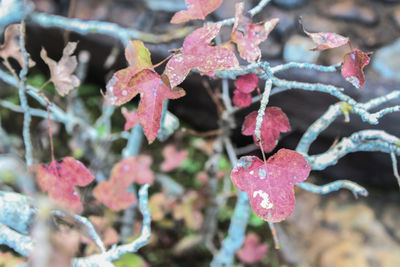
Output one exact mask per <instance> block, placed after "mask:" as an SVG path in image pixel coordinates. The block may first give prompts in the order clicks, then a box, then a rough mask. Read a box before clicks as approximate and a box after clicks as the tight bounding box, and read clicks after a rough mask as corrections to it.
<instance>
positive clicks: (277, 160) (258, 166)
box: [231, 149, 310, 222]
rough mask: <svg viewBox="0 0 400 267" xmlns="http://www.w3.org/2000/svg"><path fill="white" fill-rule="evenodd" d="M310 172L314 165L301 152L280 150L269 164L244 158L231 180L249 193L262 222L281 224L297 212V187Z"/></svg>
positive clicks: (269, 160) (253, 157) (256, 159)
mask: <svg viewBox="0 0 400 267" xmlns="http://www.w3.org/2000/svg"><path fill="white" fill-rule="evenodd" d="M309 173H310V166H309V165H308V164H307V161H306V160H305V158H304V157H303V156H302V155H301V154H300V153H297V152H296V151H292V150H289V149H280V150H279V151H278V152H277V153H276V154H274V155H273V156H271V157H270V158H269V159H268V160H267V162H266V163H264V162H263V161H262V160H260V159H259V158H257V157H255V156H245V157H241V158H240V160H239V161H238V162H237V164H236V166H235V168H234V169H233V170H232V173H231V180H232V183H233V185H234V186H235V187H236V188H237V189H238V190H241V191H245V192H246V193H247V195H248V196H249V199H250V205H251V207H252V209H253V211H254V212H255V213H256V214H257V215H258V216H259V217H260V218H261V219H263V220H266V221H269V222H279V221H282V220H284V219H285V218H286V217H287V216H289V215H290V214H291V213H292V211H293V209H294V205H295V202H296V201H295V197H294V189H293V186H294V185H295V184H296V183H300V182H303V181H304V180H305V179H306V178H307V177H308V175H309Z"/></svg>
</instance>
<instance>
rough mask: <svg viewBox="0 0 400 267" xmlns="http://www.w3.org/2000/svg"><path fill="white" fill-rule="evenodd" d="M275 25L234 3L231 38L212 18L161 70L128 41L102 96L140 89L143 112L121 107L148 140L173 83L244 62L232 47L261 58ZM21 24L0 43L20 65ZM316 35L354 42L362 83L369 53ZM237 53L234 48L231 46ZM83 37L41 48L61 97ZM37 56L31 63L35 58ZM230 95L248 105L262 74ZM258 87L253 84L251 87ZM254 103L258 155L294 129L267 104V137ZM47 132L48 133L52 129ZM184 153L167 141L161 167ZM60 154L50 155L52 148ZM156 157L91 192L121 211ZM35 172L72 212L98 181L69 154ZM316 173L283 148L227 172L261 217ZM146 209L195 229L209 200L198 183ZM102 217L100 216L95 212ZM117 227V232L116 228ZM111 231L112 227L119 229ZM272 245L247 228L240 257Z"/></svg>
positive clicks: (129, 163) (112, 99)
mask: <svg viewBox="0 0 400 267" xmlns="http://www.w3.org/2000/svg"><path fill="white" fill-rule="evenodd" d="M222 1H223V0H186V2H187V4H188V9H187V10H183V11H179V12H177V13H176V14H175V15H174V16H173V18H172V19H171V23H183V22H187V21H190V20H194V19H205V17H206V16H207V15H208V14H210V13H211V12H213V11H215V10H216V9H217V8H218V7H219V6H220V5H221V3H222ZM278 23H279V19H276V18H275V19H271V20H266V21H262V22H258V23H253V22H252V16H251V15H250V14H249V13H248V12H245V10H244V3H238V4H236V10H235V22H234V25H233V27H232V32H231V34H230V40H229V41H227V42H225V43H223V44H221V45H215V44H214V43H213V40H214V39H215V38H216V37H217V36H218V34H219V32H220V30H221V27H222V25H221V24H218V23H216V24H208V25H206V26H204V27H201V28H199V29H197V30H195V31H193V32H192V33H191V34H189V35H188V36H187V37H186V38H185V39H184V41H183V44H182V47H181V48H179V49H176V50H175V51H174V53H173V54H172V55H171V57H170V58H168V59H167V60H168V61H167V63H166V67H165V71H164V73H162V74H160V73H158V72H157V71H156V68H157V67H158V66H159V65H160V64H161V63H163V62H164V61H163V62H161V63H159V64H155V65H154V64H153V63H152V61H151V55H150V52H149V50H148V49H147V48H146V47H145V45H144V44H143V42H142V41H138V40H133V41H131V42H130V43H129V44H128V45H127V47H126V49H125V58H126V60H127V62H128V67H126V68H124V69H121V70H119V71H117V72H116V73H114V75H113V76H112V78H111V79H110V80H109V82H108V83H107V86H106V93H105V95H104V101H105V102H106V103H108V104H110V105H115V106H122V105H124V104H125V103H127V102H129V101H131V100H132V99H133V98H134V97H136V96H137V95H140V101H139V106H138V109H137V110H131V111H129V110H128V109H127V108H126V107H122V109H121V112H122V114H123V116H124V117H125V120H126V123H125V126H124V130H125V131H128V130H130V129H131V128H132V127H133V126H135V125H137V124H141V126H142V127H143V130H144V134H145V136H146V138H147V140H148V142H149V143H152V142H153V141H154V140H155V139H156V137H157V134H158V132H159V129H160V123H161V117H162V106H163V103H164V101H165V100H166V99H178V98H180V97H183V96H184V95H185V91H184V90H183V89H182V88H180V87H177V86H178V85H180V84H181V83H182V82H183V81H184V80H185V79H186V77H187V76H188V75H189V73H190V71H191V70H193V69H195V70H197V71H199V72H200V73H201V74H203V75H208V76H210V77H213V76H215V73H216V71H219V70H233V69H238V68H239V67H240V66H239V61H238V59H237V57H236V53H237V54H238V55H239V56H240V57H241V58H242V59H243V60H245V61H247V62H249V63H254V62H257V61H259V60H260V59H261V50H260V48H259V45H260V43H261V42H263V41H265V40H266V39H267V38H268V35H269V34H270V33H271V31H272V30H273V29H274V27H275V26H276V25H277V24H278ZM18 27H19V26H18V25H12V26H10V27H8V28H7V29H6V32H5V42H4V44H2V45H1V46H0V57H1V58H3V59H4V60H5V62H6V63H7V62H8V60H9V58H13V59H14V60H16V61H17V62H18V63H19V65H20V66H21V67H22V66H23V64H24V60H23V57H22V54H21V51H20V49H19V46H18V45H17V37H18V35H19V28H18ZM304 32H305V34H307V35H308V36H309V37H310V38H311V39H312V40H313V41H314V42H315V43H316V47H315V48H313V50H319V51H322V50H326V49H332V48H336V47H340V46H344V45H349V47H350V52H348V53H346V54H345V55H344V57H343V64H342V68H341V74H342V76H343V77H344V78H345V79H346V80H347V81H349V82H350V83H351V84H353V85H354V86H355V87H357V88H361V87H362V86H363V85H364V83H365V77H364V73H363V68H364V67H365V66H366V65H368V64H369V61H370V58H369V55H370V54H371V53H369V52H367V53H365V52H362V51H360V50H359V49H357V48H355V49H353V48H352V47H351V44H350V41H349V38H347V37H344V36H341V35H339V34H336V33H329V32H319V33H310V32H308V31H306V30H305V29H304ZM233 44H235V45H236V48H237V52H236V50H235V46H234V45H233ZM76 46H77V43H74V42H70V43H68V44H67V45H66V47H65V48H64V50H63V55H62V57H61V59H60V60H59V61H58V62H57V61H55V60H53V59H51V58H49V57H48V55H47V52H46V50H45V49H44V48H43V49H42V51H41V53H40V55H41V58H42V59H43V61H44V62H45V63H46V64H47V65H48V66H49V69H50V80H49V81H51V82H52V83H53V84H54V86H55V88H56V90H57V93H58V94H59V95H61V96H65V95H67V94H69V93H70V92H71V91H72V90H73V89H74V88H77V87H78V86H79V85H80V81H79V79H78V77H77V76H75V75H74V72H75V71H76V67H77V60H76V57H75V56H73V53H74V51H75V49H76ZM34 64H35V63H34V62H33V61H31V60H30V61H29V66H30V67H31V66H33V65H34ZM235 87H236V89H235V90H234V92H233V103H234V105H236V106H237V107H239V108H245V107H248V106H250V105H251V103H252V93H253V92H254V91H258V92H259V93H260V90H259V89H258V77H257V75H255V74H246V75H243V76H240V77H238V79H237V80H236V81H235ZM255 89H257V90H255ZM257 115H258V112H257V111H253V112H251V113H249V114H248V115H247V116H246V117H245V119H244V122H243V126H242V134H243V135H247V136H253V139H254V143H255V144H257V145H258V146H260V147H261V148H262V153H264V152H266V153H269V152H272V151H273V150H274V149H275V148H276V146H277V143H278V140H279V136H280V133H285V132H288V131H290V130H291V127H290V123H289V119H288V117H287V116H286V114H285V113H284V112H283V111H282V110H281V109H280V108H279V107H268V108H266V109H265V111H264V116H263V118H262V124H261V136H260V138H257V137H256V135H255V130H256V120H257ZM50 135H51V133H50ZM187 155H188V153H187V151H184V150H183V151H178V150H177V149H176V148H175V147H174V146H166V147H165V149H164V150H163V156H164V158H165V161H164V162H163V163H162V164H161V165H160V169H161V170H162V171H163V172H170V171H172V170H174V169H176V168H177V167H178V166H180V165H181V164H182V163H183V162H184V160H185V159H186V158H187ZM53 158H54V156H53ZM152 162H153V159H152V158H151V157H150V156H148V155H138V156H131V157H129V158H124V159H122V160H121V161H120V162H118V163H116V164H115V165H114V166H113V168H112V170H111V174H110V178H109V179H108V180H107V181H105V180H104V181H101V182H99V183H98V184H97V185H96V186H95V188H94V190H93V195H94V197H95V198H96V199H97V201H99V202H101V203H103V204H104V205H105V206H107V207H108V208H109V209H110V210H112V211H120V210H123V209H126V208H127V207H129V206H131V205H132V204H134V203H135V202H136V201H137V200H136V198H135V195H134V194H132V193H131V192H129V190H128V188H129V187H130V186H131V185H132V184H133V183H137V184H145V183H148V184H152V183H153V181H154V173H153V171H152ZM35 171H36V177H37V182H38V185H39V187H40V188H41V190H42V191H44V192H48V195H49V197H50V198H51V199H52V200H53V201H54V202H56V203H57V204H59V205H61V206H63V207H66V208H69V209H71V210H73V211H74V212H76V213H80V212H82V210H83V205H82V201H81V197H80V193H79V188H78V187H83V186H87V185H89V184H90V183H92V182H93V181H94V180H95V177H94V176H93V175H92V174H91V173H90V171H89V170H88V169H87V168H86V167H85V166H84V165H83V164H82V163H81V162H80V161H78V160H76V159H74V158H72V157H65V158H63V159H62V160H59V161H56V160H54V159H53V160H52V161H51V162H50V163H48V164H40V165H37V166H35ZM309 172H310V166H309V165H308V164H307V161H306V160H305V158H304V157H303V156H302V155H301V154H299V153H297V152H295V151H292V150H288V149H281V150H279V151H278V152H277V153H275V154H274V155H272V156H271V157H269V158H268V160H264V161H263V160H261V159H260V158H258V157H255V156H245V157H242V158H241V159H240V160H239V161H238V163H237V165H236V166H234V169H233V170H232V172H231V180H232V183H233V185H234V186H235V187H236V188H237V189H239V190H241V191H245V192H246V193H247V195H248V197H249V199H250V204H251V207H252V209H253V210H254V212H255V213H256V214H257V215H258V216H259V217H260V218H261V219H262V220H265V221H269V222H279V221H282V220H284V219H285V218H286V217H287V216H289V215H290V214H291V213H292V211H293V209H294V205H295V197H294V185H295V184H296V183H300V182H302V181H304V180H305V179H306V178H307V177H308V175H309ZM197 176H198V179H199V181H200V182H201V183H202V184H205V183H206V182H207V175H206V174H205V173H199V174H198V175H197ZM150 208H151V209H152V211H153V219H154V220H155V221H159V220H162V219H163V218H164V217H165V216H167V215H169V214H170V215H172V217H173V218H174V219H175V220H183V221H184V222H185V224H186V225H187V226H188V227H189V228H190V229H192V230H198V229H199V228H200V226H201V224H202V220H203V217H202V214H201V210H202V209H203V208H204V203H203V199H202V196H201V195H200V194H199V193H198V192H196V191H189V192H188V193H187V194H185V195H183V196H168V195H166V194H164V193H156V194H153V195H152V197H151V199H150ZM92 220H93V221H96V220H97V219H96V218H92ZM98 224H100V225H102V226H99V229H101V230H102V231H101V235H102V236H103V237H104V238H105V240H108V239H110V240H108V241H109V242H108V241H107V242H105V243H106V244H107V245H111V244H114V243H116V242H118V235H115V233H110V232H112V231H113V228H111V227H109V224H108V223H104V222H103V223H102V222H98ZM110 229H112V230H110ZM114 231H115V230H114ZM267 249H268V248H267V246H265V245H260V244H259V240H258V238H257V236H254V235H249V236H248V237H247V238H246V241H245V246H244V248H243V249H241V250H239V251H238V257H239V258H240V259H241V260H242V261H243V262H244V263H254V262H257V261H259V260H260V259H261V258H262V257H263V256H264V255H265V253H266V252H267Z"/></svg>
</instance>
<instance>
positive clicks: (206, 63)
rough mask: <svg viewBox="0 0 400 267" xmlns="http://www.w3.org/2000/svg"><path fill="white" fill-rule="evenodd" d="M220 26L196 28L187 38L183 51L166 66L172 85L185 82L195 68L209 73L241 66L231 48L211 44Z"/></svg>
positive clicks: (166, 72)
mask: <svg viewBox="0 0 400 267" xmlns="http://www.w3.org/2000/svg"><path fill="white" fill-rule="evenodd" d="M220 28H221V25H219V24H212V25H208V26H205V27H202V28H199V29H197V30H195V31H194V32H192V33H191V34H189V35H188V36H187V37H186V38H185V40H184V42H183V48H182V52H181V53H177V54H175V55H174V56H173V57H172V58H171V59H170V60H169V61H168V63H167V66H166V68H165V74H166V75H167V76H168V78H169V80H170V82H171V86H172V87H175V86H177V85H178V84H180V83H181V82H183V80H185V78H186V76H187V75H188V74H189V72H190V70H191V69H194V68H196V69H198V70H199V71H200V72H204V73H208V72H211V71H216V70H223V69H231V68H235V67H237V66H239V62H238V61H237V59H236V56H235V53H234V52H233V51H231V50H230V49H229V48H227V47H225V46H211V45H210V42H211V40H212V39H214V38H215V36H217V34H218V33H219V30H220Z"/></svg>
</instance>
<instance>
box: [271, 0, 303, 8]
mask: <svg viewBox="0 0 400 267" xmlns="http://www.w3.org/2000/svg"><path fill="white" fill-rule="evenodd" d="M272 2H273V3H274V4H275V5H277V6H279V7H283V8H295V7H299V6H302V5H304V4H306V3H307V2H308V0H273V1H272Z"/></svg>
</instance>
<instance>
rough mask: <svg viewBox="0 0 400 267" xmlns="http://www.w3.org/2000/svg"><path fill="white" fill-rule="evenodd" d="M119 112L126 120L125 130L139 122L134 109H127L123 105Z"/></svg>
mask: <svg viewBox="0 0 400 267" xmlns="http://www.w3.org/2000/svg"><path fill="white" fill-rule="evenodd" d="M121 112H122V115H123V116H124V118H125V120H126V122H125V125H124V130H125V131H129V130H130V129H131V128H132V127H133V126H135V125H136V124H138V123H139V116H138V113H137V111H136V110H132V111H128V109H126V108H125V107H123V108H122V109H121Z"/></svg>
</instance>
